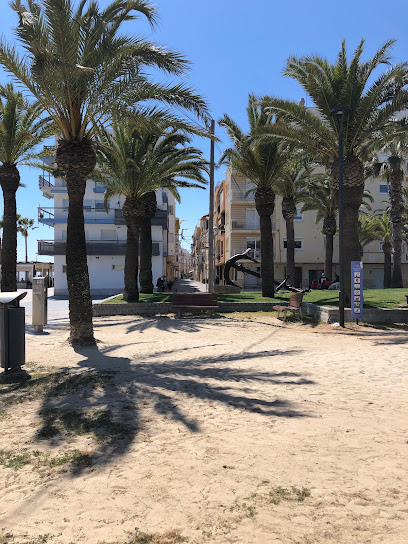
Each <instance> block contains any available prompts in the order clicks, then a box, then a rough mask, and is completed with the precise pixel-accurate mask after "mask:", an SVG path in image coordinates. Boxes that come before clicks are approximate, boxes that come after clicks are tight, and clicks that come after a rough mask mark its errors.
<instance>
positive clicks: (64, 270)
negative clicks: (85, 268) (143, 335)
mask: <svg viewBox="0 0 408 544" xmlns="http://www.w3.org/2000/svg"><path fill="white" fill-rule="evenodd" d="M62 273H63V274H66V273H67V265H66V264H63V265H62Z"/></svg>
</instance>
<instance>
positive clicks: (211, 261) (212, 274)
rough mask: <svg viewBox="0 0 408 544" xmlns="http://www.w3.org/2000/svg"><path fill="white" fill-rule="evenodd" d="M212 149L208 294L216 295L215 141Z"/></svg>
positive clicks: (212, 132)
mask: <svg viewBox="0 0 408 544" xmlns="http://www.w3.org/2000/svg"><path fill="white" fill-rule="evenodd" d="M210 133H211V136H214V133H215V121H214V119H212V120H211V129H210ZM210 145H211V147H210V210H209V214H208V292H209V293H214V279H215V270H214V140H213V139H211V144H210Z"/></svg>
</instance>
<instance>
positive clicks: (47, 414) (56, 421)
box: [37, 408, 134, 442]
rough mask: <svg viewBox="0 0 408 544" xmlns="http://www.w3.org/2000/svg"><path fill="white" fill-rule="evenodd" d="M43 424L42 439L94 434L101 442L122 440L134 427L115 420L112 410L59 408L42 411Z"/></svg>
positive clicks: (39, 431)
mask: <svg viewBox="0 0 408 544" xmlns="http://www.w3.org/2000/svg"><path fill="white" fill-rule="evenodd" d="M40 416H41V417H42V418H43V421H44V423H43V425H42V427H41V429H39V430H38V432H37V437H38V438H42V439H49V438H54V437H55V436H58V435H61V434H65V435H68V436H82V435H89V434H93V435H94V436H95V437H96V439H97V440H98V441H99V442H104V441H106V440H120V439H122V438H125V437H126V436H129V434H133V432H134V429H133V428H131V427H129V426H127V425H124V424H122V423H120V422H119V421H117V420H115V419H114V417H113V413H112V412H111V411H110V410H95V411H93V412H83V411H79V410H69V411H63V410H60V409H58V408H54V409H50V410H43V411H42V412H40Z"/></svg>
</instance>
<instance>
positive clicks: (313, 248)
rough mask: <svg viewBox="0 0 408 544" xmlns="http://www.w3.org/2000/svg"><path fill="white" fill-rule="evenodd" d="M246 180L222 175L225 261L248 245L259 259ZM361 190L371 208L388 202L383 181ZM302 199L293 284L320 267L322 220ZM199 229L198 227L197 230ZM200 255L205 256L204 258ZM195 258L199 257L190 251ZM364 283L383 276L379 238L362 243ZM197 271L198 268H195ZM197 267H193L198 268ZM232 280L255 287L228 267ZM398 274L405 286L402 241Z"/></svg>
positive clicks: (282, 256)
mask: <svg viewBox="0 0 408 544" xmlns="http://www.w3.org/2000/svg"><path fill="white" fill-rule="evenodd" d="M407 185H408V176H405V179H404V187H406V186H407ZM251 186H252V185H251V182H250V181H249V180H247V179H246V178H245V177H244V176H243V175H241V174H240V173H238V172H235V171H233V170H231V169H230V168H229V169H228V170H227V172H226V177H225V260H228V259H230V258H231V257H232V256H234V255H236V254H237V253H242V252H243V251H245V250H246V249H248V248H250V249H251V250H252V251H251V256H252V257H255V258H256V259H257V260H259V262H260V260H261V257H262V249H261V247H260V231H259V216H258V214H257V212H256V209H255V202H254V195H253V194H249V195H247V194H246V193H247V191H248V190H249V189H250V188H251ZM365 186H366V189H367V190H369V191H370V193H371V195H372V197H373V199H374V201H373V203H372V204H371V207H372V209H373V210H381V209H385V208H386V207H387V205H388V185H387V183H386V182H385V181H383V180H379V179H369V180H368V181H367V182H366V185H365ZM281 200H282V199H281V198H280V197H277V198H276V205H275V211H274V214H273V217H272V230H273V238H274V259H275V279H276V280H278V281H279V280H283V279H284V277H285V272H286V270H285V268H286V248H285V244H286V225H285V221H284V219H283V216H282V211H281ZM301 208H302V204H299V205H298V215H297V217H296V219H295V237H296V250H295V262H296V278H295V285H296V286H303V287H306V286H309V285H310V283H311V281H312V279H314V278H316V277H317V276H318V274H320V273H321V272H323V270H324V259H325V251H324V236H323V234H322V223H321V222H320V223H318V224H316V213H315V212H312V211H310V212H305V213H303V214H302V213H301ZM200 234H201V232H200ZM204 258H205V257H204ZM195 259H196V261H198V259H199V256H198V255H196V256H195ZM338 259H339V253H338V236H336V237H335V241H334V255H333V265H334V266H333V268H334V272H338V262H339V261H338ZM363 263H364V286H365V287H366V288H382V287H383V277H384V254H383V251H382V243H381V242H380V241H374V242H371V243H370V244H368V245H367V246H365V248H364V257H363ZM242 264H244V265H245V266H247V267H249V268H252V269H258V271H259V270H260V264H258V265H256V264H255V263H253V262H251V261H250V260H247V261H243V262H242ZM198 270H199V269H198ZM198 270H197V272H198ZM232 273H233V274H234V277H232V278H231V279H233V281H235V282H236V283H237V284H239V285H240V286H241V287H242V288H244V289H259V288H260V280H259V279H257V278H256V277H254V276H251V275H249V274H245V275H244V274H243V273H242V272H236V271H232ZM402 274H403V282H404V285H407V286H408V248H407V244H406V243H405V242H403V247H402ZM196 276H197V279H198V280H199V281H202V277H201V274H200V273H199V272H198V273H196Z"/></svg>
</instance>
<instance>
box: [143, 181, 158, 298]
mask: <svg viewBox="0 0 408 544" xmlns="http://www.w3.org/2000/svg"><path fill="white" fill-rule="evenodd" d="M141 200H142V204H143V212H144V217H143V221H142V223H141V226H140V292H141V293H153V287H154V286H153V273H152V219H153V217H154V216H155V215H156V210H157V200H156V193H155V192H154V191H149V192H148V193H145V194H144V195H143V196H142V198H141Z"/></svg>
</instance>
